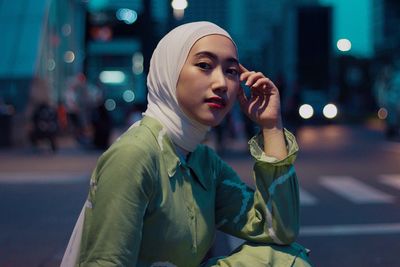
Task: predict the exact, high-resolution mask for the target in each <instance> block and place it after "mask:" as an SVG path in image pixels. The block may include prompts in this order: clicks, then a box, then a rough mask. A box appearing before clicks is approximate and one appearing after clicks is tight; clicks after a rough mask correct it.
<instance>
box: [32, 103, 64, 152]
mask: <svg viewBox="0 0 400 267" xmlns="http://www.w3.org/2000/svg"><path fill="white" fill-rule="evenodd" d="M32 122H33V129H32V130H31V132H30V140H31V143H32V145H33V146H35V147H37V145H38V143H39V142H40V141H45V142H48V143H49V144H50V147H51V150H52V151H53V152H56V151H57V140H56V137H57V132H58V120H57V111H56V109H55V108H54V107H52V106H51V105H50V104H48V103H46V102H43V103H41V104H39V105H38V106H37V107H36V108H35V109H34V110H33V117H32Z"/></svg>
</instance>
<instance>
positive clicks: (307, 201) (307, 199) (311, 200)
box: [299, 187, 318, 206]
mask: <svg viewBox="0 0 400 267" xmlns="http://www.w3.org/2000/svg"><path fill="white" fill-rule="evenodd" d="M299 192H300V205H301V206H313V205H316V204H317V202H318V200H317V199H316V198H315V197H314V196H313V195H311V194H310V193H308V192H307V191H305V190H304V189H303V188H301V187H300V189H299Z"/></svg>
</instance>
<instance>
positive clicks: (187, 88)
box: [63, 22, 309, 267]
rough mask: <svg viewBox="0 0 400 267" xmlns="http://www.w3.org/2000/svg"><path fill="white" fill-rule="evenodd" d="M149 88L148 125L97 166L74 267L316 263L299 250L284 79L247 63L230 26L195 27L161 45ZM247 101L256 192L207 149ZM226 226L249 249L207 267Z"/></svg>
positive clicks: (72, 249) (70, 254)
mask: <svg viewBox="0 0 400 267" xmlns="http://www.w3.org/2000/svg"><path fill="white" fill-rule="evenodd" d="M241 81H243V82H245V83H246V86H249V87H251V91H252V94H251V96H249V97H247V96H246V95H245V93H244V91H243V89H242V88H241V87H240V82H241ZM147 85H148V90H149V93H148V107H147V110H146V112H145V113H144V118H143V119H142V120H141V121H140V122H139V123H136V124H135V125H133V126H132V127H131V128H130V129H129V130H128V131H127V132H126V133H125V134H123V135H122V136H121V137H120V138H119V140H118V141H116V142H115V143H114V144H113V145H112V146H111V147H110V149H108V150H107V151H106V152H105V153H104V154H103V155H102V156H101V158H100V159H99V161H98V164H97V166H96V169H95V170H94V172H93V175H92V178H91V187H90V192H89V197H88V200H87V203H86V207H84V209H83V211H82V213H81V216H80V218H79V219H78V223H77V226H76V227H75V229H74V234H73V237H72V238H71V241H70V244H69V247H68V248H67V252H66V254H65V255H64V261H63V262H64V263H67V262H68V260H70V259H72V261H73V264H72V265H74V264H76V265H79V266H185V267H190V266H199V265H200V264H201V266H252V267H256V266H309V265H308V263H307V261H306V259H307V256H306V255H305V249H304V248H303V247H301V246H300V245H298V244H295V243H293V242H294V240H295V239H296V236H297V233H298V227H299V219H298V210H299V204H298V185H297V178H296V175H295V171H294V168H293V166H292V165H291V164H292V162H293V161H294V159H295V154H296V152H297V145H296V142H295V140H294V137H293V136H292V135H291V134H290V133H288V132H286V131H284V130H283V128H282V122H281V116H280V102H279V93H278V89H277V88H276V87H275V86H274V85H273V83H272V82H271V81H270V80H269V79H268V78H266V77H265V76H264V75H263V74H262V73H259V72H252V71H248V70H247V69H245V68H244V67H243V66H242V65H240V64H239V60H238V55H237V49H236V46H235V44H234V42H233V41H232V39H231V37H230V36H229V34H228V33H227V32H226V31H225V30H223V29H221V28H220V27H218V26H216V25H215V24H212V23H209V22H195V23H189V24H185V25H182V26H179V27H177V28H175V29H174V30H172V31H171V32H170V33H168V34H167V35H166V36H165V37H164V38H163V39H162V40H161V41H160V42H159V44H158V46H157V48H156V49H155V51H154V53H153V56H152V59H151V62H150V71H149V75H148V81H147ZM236 98H238V99H239V102H240V104H241V107H242V109H243V112H244V113H245V114H246V115H247V116H249V117H250V118H251V119H252V120H253V121H255V122H256V123H257V124H258V125H259V126H260V128H261V129H262V131H261V133H260V134H259V135H258V136H256V137H254V138H253V139H252V140H250V142H249V144H250V151H251V153H252V155H253V156H254V158H255V165H254V176H255V184H256V190H255V191H254V190H252V189H250V188H248V187H247V186H246V185H245V184H244V183H243V182H242V181H241V180H240V179H239V177H238V176H237V174H236V173H235V172H234V171H233V170H232V169H231V168H230V167H229V166H228V165H227V164H226V163H225V162H223V161H222V160H221V159H220V158H219V157H218V156H217V155H216V154H215V152H214V151H213V150H211V149H210V148H208V147H206V146H204V145H201V144H200V143H201V142H202V141H203V139H204V138H205V135H206V133H207V131H209V129H210V127H212V126H216V125H218V124H219V123H220V122H221V121H222V119H223V118H224V116H225V115H226V114H227V113H228V112H229V110H230V109H231V107H232V106H233V104H234V102H235V100H236ZM82 225H83V227H82ZM216 229H219V230H221V231H224V232H226V233H229V234H232V235H234V236H237V237H240V238H243V239H245V240H247V242H246V243H245V244H244V245H242V246H241V247H240V248H238V249H237V251H235V252H234V253H232V255H230V256H227V257H224V258H220V259H210V260H208V261H207V262H203V263H202V261H203V259H204V257H205V255H206V253H207V251H208V250H209V248H210V247H211V246H212V243H213V239H214V234H215V231H216ZM74 253H75V254H74ZM74 257H76V259H75V258H74ZM75 260H76V262H75ZM65 266H68V265H67V264H66V265H65Z"/></svg>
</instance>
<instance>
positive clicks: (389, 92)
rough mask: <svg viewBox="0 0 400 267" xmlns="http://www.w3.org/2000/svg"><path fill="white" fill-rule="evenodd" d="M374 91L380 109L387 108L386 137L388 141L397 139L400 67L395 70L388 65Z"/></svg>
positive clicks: (399, 105) (399, 123) (380, 74)
mask: <svg viewBox="0 0 400 267" xmlns="http://www.w3.org/2000/svg"><path fill="white" fill-rule="evenodd" d="M374 91H375V97H376V100H377V103H378V105H379V107H380V108H385V109H386V111H387V117H386V118H385V122H386V125H385V135H386V137H387V138H388V139H395V138H397V137H398V136H399V131H400V66H399V68H393V66H392V65H386V66H385V67H384V68H382V71H381V72H380V73H379V74H378V76H377V78H376V80H375V84H374Z"/></svg>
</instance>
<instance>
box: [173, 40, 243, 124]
mask: <svg viewBox="0 0 400 267" xmlns="http://www.w3.org/2000/svg"><path fill="white" fill-rule="evenodd" d="M239 75H240V74H239V62H238V59H237V52H236V47H235V45H234V44H233V43H232V41H231V40H230V39H229V38H227V37H225V36H223V35H217V34H214V35H207V36H205V37H203V38H201V39H199V40H197V42H196V43H195V44H194V45H193V46H192V48H191V50H190V52H189V55H188V57H187V59H186V62H185V64H184V65H183V67H182V70H181V72H180V75H179V79H178V83H177V89H176V96H177V99H178V103H179V105H180V107H181V108H182V110H183V111H184V112H185V114H186V115H187V116H189V117H190V118H192V119H194V120H196V121H198V122H200V123H202V124H204V125H208V126H216V125H218V124H219V123H220V122H221V121H222V119H223V118H224V117H225V115H226V114H227V113H228V112H229V110H230V109H231V108H232V106H233V104H234V102H235V99H236V95H237V92H238V89H239Z"/></svg>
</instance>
